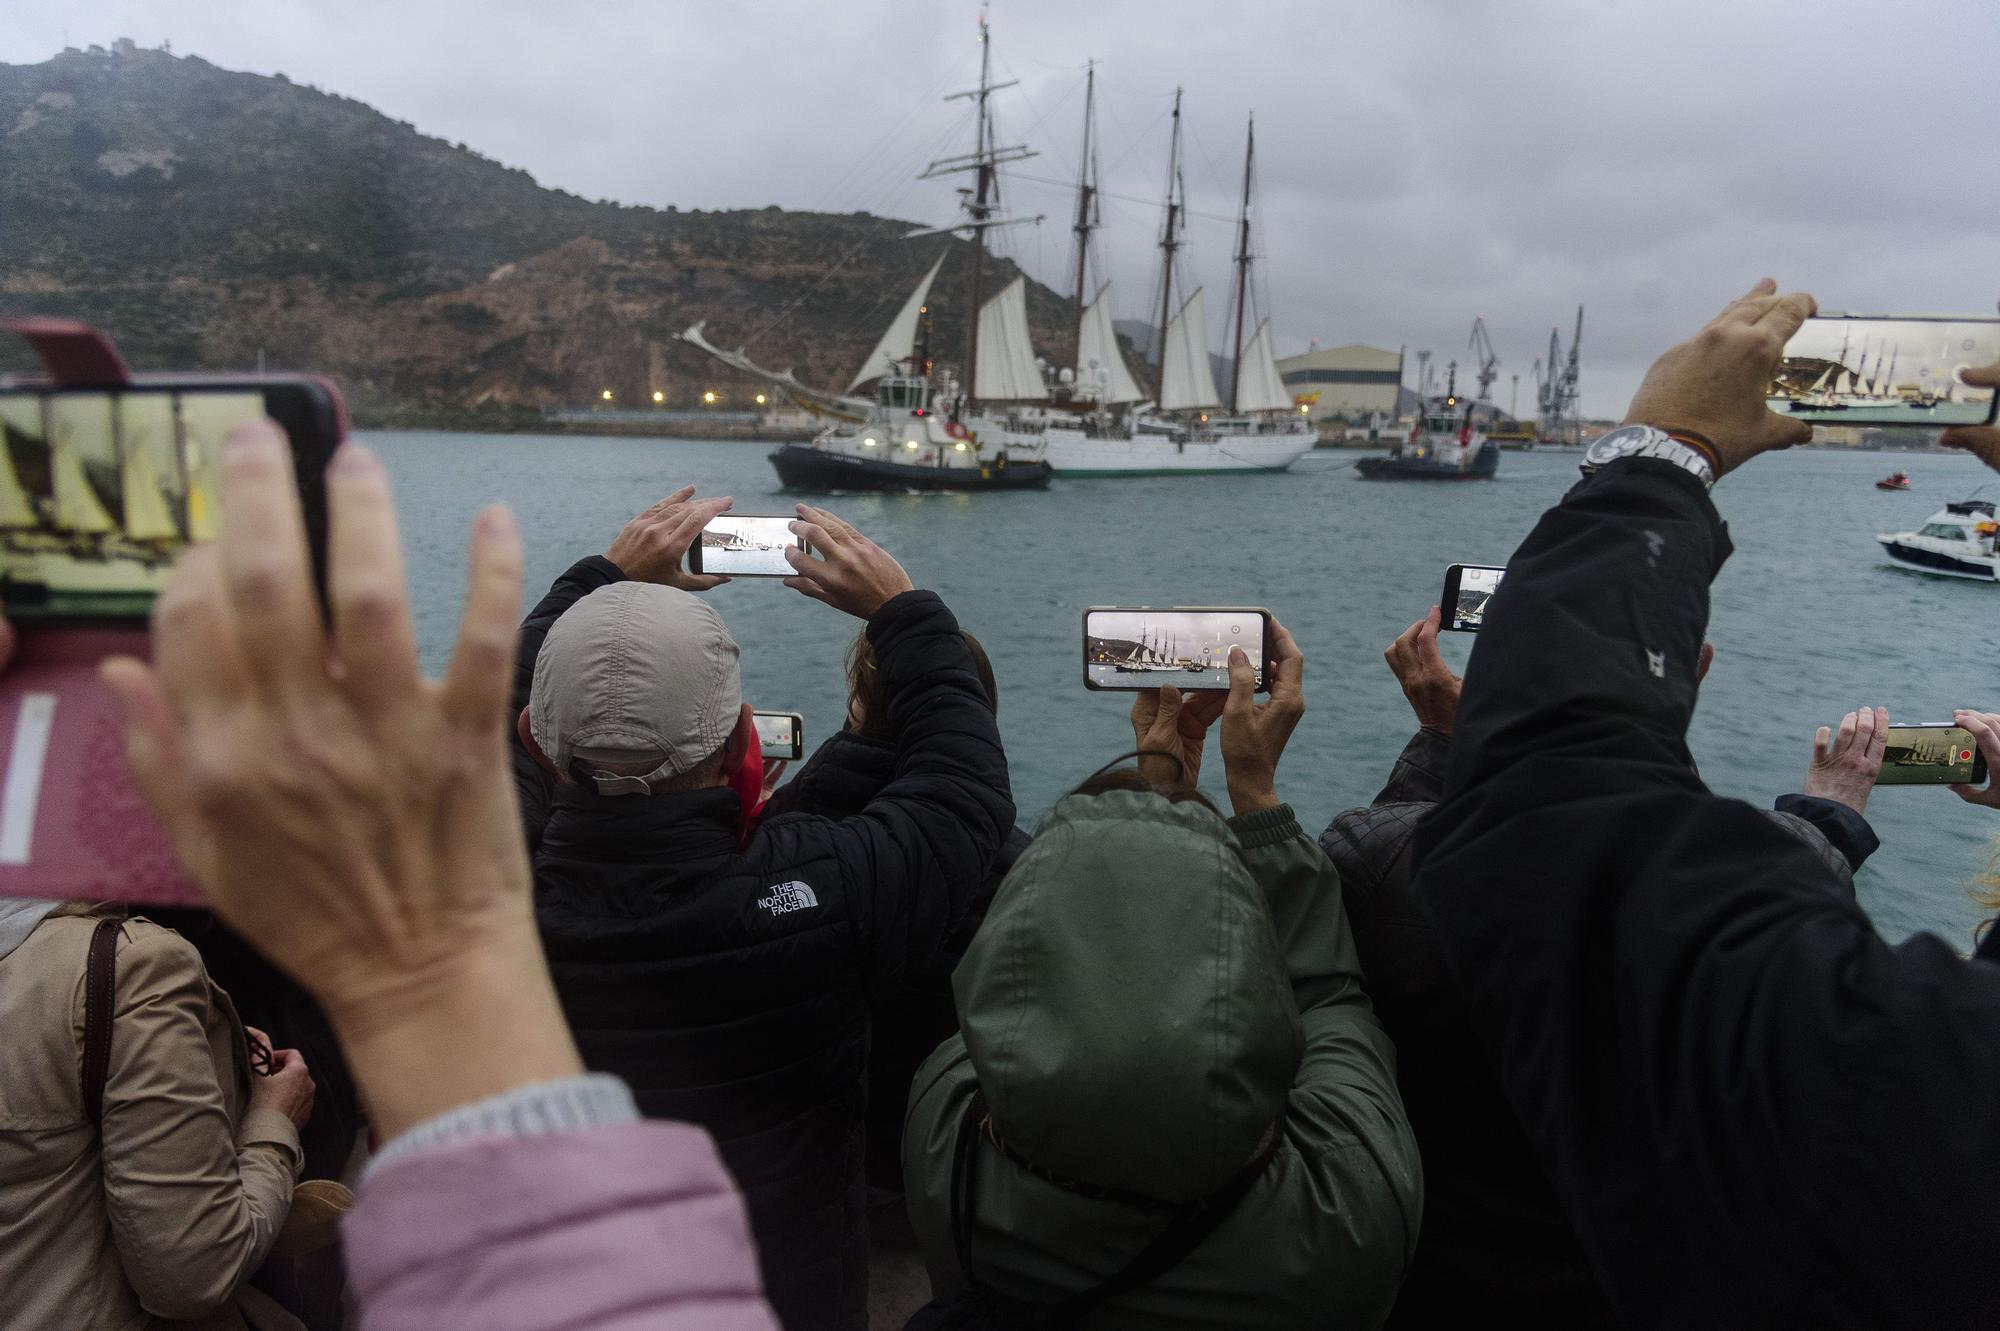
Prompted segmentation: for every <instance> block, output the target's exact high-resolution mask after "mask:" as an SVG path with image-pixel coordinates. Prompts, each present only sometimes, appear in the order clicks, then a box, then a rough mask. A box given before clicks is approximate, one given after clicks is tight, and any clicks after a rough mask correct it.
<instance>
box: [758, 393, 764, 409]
mask: <svg viewBox="0 0 2000 1331" xmlns="http://www.w3.org/2000/svg"><path fill="white" fill-rule="evenodd" d="M757 405H758V406H760V407H761V406H763V405H764V395H763V394H762V393H759V394H758V395H757Z"/></svg>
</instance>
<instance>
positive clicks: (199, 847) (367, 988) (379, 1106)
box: [103, 421, 581, 1135]
mask: <svg viewBox="0 0 2000 1331" xmlns="http://www.w3.org/2000/svg"><path fill="white" fill-rule="evenodd" d="M222 473H223V478H222V479H223V484H222V519H223V520H222V536H221V539H220V540H219V541H216V542H210V543H207V544H204V545H200V546H196V547H193V548H191V549H189V550H187V551H186V552H184V553H183V554H182V556H181V559H180V563H179V564H178V566H177V567H176V568H175V570H174V573H173V576H172V578H171V579H170V580H169V582H168V584H167V588H166V591H165V592H164V593H163V594H162V595H161V596H160V598H159V599H158V601H157V602H156V603H155V605H154V609H153V639H152V645H153V655H154V664H153V665H151V666H148V665H145V664H143V663H141V662H139V661H136V660H132V659H130V658H122V659H114V660H112V661H108V662H106V663H105V666H104V669H103V675H104V680H105V683H106V685H107V686H108V688H109V689H110V691H111V693H112V694H113V696H114V697H115V698H116V699H117V700H118V703H119V706H120V710H121V711H122V713H123V720H124V732H125V750H126V755H127V758H128V760H129V762H130V764H131V767H132V771H133V776H134V778H135V780H136V784H137V785H138V788H139V790H140V791H141V792H142V793H143V794H144V795H145V797H146V800H147V803H148V804H149V805H151V807H152V810H153V812H154V813H155V814H156V815H157V816H158V818H159V820H160V822H161V823H162V824H163V825H164V827H165V828H166V832H167V835H168V837H169V839H170V840H171V841H172V843H173V846H174V849H175V850H176V851H177V852H178V853H179V855H180V858H181V862H182V864H183V865H184V866H185V867H186V869H187V870H188V872H189V873H190V874H191V875H192V876H193V877H194V879H195V880H196V881H197V882H198V883H199V884H200V885H201V887H202V889H203V891H204V892H205V893H206V895H207V899H208V902H209V904H210V905H211V906H213V907H214V909H215V912H216V914H217V915H219V916H220V917H221V918H222V919H223V920H224V922H226V923H227V924H228V925H229V926H230V927H231V928H233V929H234V930H236V932H237V933H239V934H241V935H242V936H243V937H245V938H247V939H249V940H251V942H252V943H253V945H254V946H255V947H256V948H257V949H258V950H259V951H260V952H262V953H263V954H264V955H265V956H267V957H269V958H270V959H271V960H272V961H274V962H275V963H277V965H278V966H280V967H281V968H283V969H284V970H285V971H286V972H288V973H289V974H291V975H292V977H293V978H295V979H296V980H298V981H299V983H300V984H301V985H303V986H304V987H305V989H306V990H307V991H308V992H310V993H311V994H312V995H313V997H314V998H316V999H318V1000H319V1002H320V1004H321V1005H322V1006H323V1007H324V1008H325V1009H326V1012H327V1015H328V1016H329V1018H331V1020H332V1022H333V1026H334V1029H335V1032H336V1033H337V1034H338V1035H339V1036H340V1039H341V1043H342V1046H343V1048H344V1049H345V1051H346V1053H347V1056H348V1059H349V1061H350V1063H351V1064H352V1065H353V1066H354V1068H355V1072H356V1076H357V1078H358V1080H359V1081H360V1083H361V1088H362V1091H363V1093H364V1095H365V1098H366V1099H367V1100H368V1102H369V1105H370V1108H371V1110H372V1112H373V1113H374V1115H375V1117H376V1119H377V1121H378V1125H379V1126H380V1127H381V1129H382V1131H383V1132H384V1133H385V1134H390V1135H393V1134H394V1133H396V1132H399V1131H401V1130H402V1129H403V1128H404V1127H407V1126H408V1125H409V1124H410V1123H412V1122H414V1121H416V1120H417V1119H419V1118H424V1117H428V1116H430V1115H432V1114H436V1113H441V1112H443V1111H444V1110H447V1109H450V1108H453V1107H455V1106H456V1105H459V1104H463V1103H466V1102H468V1101H470V1100H473V1099H477V1098H480V1097H482V1096H486V1095H492V1094H496V1093H498V1092H500V1091H504V1090H508V1089H511V1088H512V1087H514V1086H517V1085H522V1084H525V1083H527V1082H531V1081H546V1080H550V1079H552V1078H557V1077H564V1076H571V1075H575V1074H576V1073H577V1072H578V1071H579V1070H580V1067H581V1064H580V1061H579V1060H578V1058H577V1055H576V1047H575V1045H574V1043H573V1042H572V1041H571V1039H570V1036H569V1032H568V1030H567V1028H566V1027H565V1026H564V1024H563V1019H562V1011H561V1008H560V1006H559V1005H558V1004H557V1002H556V997H555V992H554V989H553V987H552V985H551V984H550V982H549V978H548V968H547V965H546V963H545V962H544V960H543V957H542V951H541V945H540V941H539V939H538V938H537V936H536V932H535V922H534V912H533V907H532V904H531V897H530V879H529V872H528V861H527V854H526V850H525V847H524V845H523V842H522V837H521V826H520V818H519V814H518V811H517V809H516V806H515V801H514V793H513V788H512V785H511V783H510V781H509V780H508V776H507V771H508V767H507V726H506V721H507V716H506V711H507V707H506V700H507V697H508V689H509V684H510V682H511V676H512V674H513V658H514V642H515V625H516V623H517V621H518V619H519V615H520V603H521V541H520V534H519V532H518V531H517V530H516V528H515V525H514V520H513V517H512V516H511V515H510V514H509V513H508V512H507V511H506V510H505V509H503V508H493V509H488V510H486V511H485V512H483V513H481V514H480V515H479V517H478V519H477V521H476V522H475V524H474V528H473V541H472V554H471V560H470V569H471V589H470V592H469V595H468V597H467V600H466V606H465V612H464V615H463V617H462V619H461V622H460V626H459V637H458V645H457V648H456V650H455V651H454V653H453V655H452V660H451V665H450V668H449V669H448V670H447V672H446V675H445V678H444V679H443V680H442V681H441V682H439V681H431V680H427V679H425V678H424V677H423V675H422V674H421V672H420V671H419V670H418V667H417V655H416V641H415V634H414V632H413V630H412V628H411V624H410V611H409V604H408V599H407V586H406V579H405V576H404V571H403V553H402V543H401V541H400V540H399V539H398V537H397V534H396V519H395V507H394V504H393V501H392V499H391V497H390V494H389V483H388V479H387V477H386V476H385V474H384V473H383V470H382V464H381V463H380V462H379V461H377V460H376V458H375V456H374V455H373V454H372V453H370V452H369V451H368V450H367V449H365V448H363V447H361V446H360V445H358V444H348V445H347V446H345V447H344V448H342V449H341V451H340V452H339V454H337V455H336V457H335V459H334V462H333V465H332V466H330V467H329V468H328V469H327V498H328V507H329V513H330V517H331V541H330V544H329V547H328V551H327V561H326V562H327V584H328V597H329V601H330V604H331V609H332V629H331V631H330V632H329V631H328V630H327V629H326V628H325V627H324V626H323V623H322V619H321V615H320V606H319V604H318V601H317V599H316V597H315V595H314V592H313V580H312V567H311V561H310V560H309V559H308V557H307V552H306V536H305V527H304V523H303V521H302V519H301V516H300V511H299V501H298V495H297V492H296V489H295V482H294V480H293V473H292V461H291V457H290V452H289V450H288V448H287V446H286V444H285V438H284V435H283V434H281V433H279V432H278V431H277V429H276V428H275V427H273V426H272V425H271V424H270V423H269V422H267V421H260V422H257V423H255V424H251V425H245V426H242V427H239V428H238V429H237V430H235V431H234V432H233V433H232V434H231V436H230V438H229V441H228V443H227V445H226V446H225V448H224V452H223V459H222Z"/></svg>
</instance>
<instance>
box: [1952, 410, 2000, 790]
mask: <svg viewBox="0 0 2000 1331" xmlns="http://www.w3.org/2000/svg"><path fill="white" fill-rule="evenodd" d="M1966 377H1967V378H1970V377H1971V376H1970V375H1968V376H1966ZM1952 719H1953V720H1955V721H1957V722H1958V724H1960V725H1962V726H1964V727H1965V728H1966V729H1967V730H1970V731H1971V732H1972V738H1973V739H1974V740H1976V741H1977V742H1978V744H1979V751H1980V752H1981V753H1983V754H1985V755H1986V785H1985V786H1984V787H1980V786H1953V787H1952V790H1953V791H1954V792H1956V793H1957V795H1958V797H1959V798H1960V799H1962V800H1964V801H1965V802H1966V803H1967V804H1984V805H1985V806H1986V807H1987V808H1989V809H2000V712H1975V711H1972V710H1971V709H1969V708H1961V709H1959V710H1958V711H1957V712H1954V713H1953V714H1952Z"/></svg>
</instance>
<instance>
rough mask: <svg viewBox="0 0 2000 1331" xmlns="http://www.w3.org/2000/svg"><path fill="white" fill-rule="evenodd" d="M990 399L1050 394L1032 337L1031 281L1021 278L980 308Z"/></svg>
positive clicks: (982, 373)
mask: <svg viewBox="0 0 2000 1331" xmlns="http://www.w3.org/2000/svg"><path fill="white" fill-rule="evenodd" d="M974 388H975V389H976V390H977V392H978V395H979V396H980V397H981V398H983V399H985V400H986V401H989V402H992V401H1003V402H1006V401H1011V402H1034V401H1040V400H1041V399H1043V398H1046V397H1047V396H1048V395H1049V390H1048V386H1047V385H1046V384H1044V383H1043V382H1042V371H1041V367H1039V366H1037V365H1036V364H1035V346H1034V343H1032V342H1030V341H1029V340H1028V280H1027V279H1026V278H1025V277H1017V278H1015V279H1014V280H1013V281H1012V282H1009V283H1008V284H1007V289H1006V290H1004V291H1002V292H1001V293H1000V294H999V295H997V296H995V297H994V298H993V299H992V300H989V301H987V302H986V304H985V306H984V307H982V308H981V309H980V311H979V377H978V379H977V381H976V382H975V384H974Z"/></svg>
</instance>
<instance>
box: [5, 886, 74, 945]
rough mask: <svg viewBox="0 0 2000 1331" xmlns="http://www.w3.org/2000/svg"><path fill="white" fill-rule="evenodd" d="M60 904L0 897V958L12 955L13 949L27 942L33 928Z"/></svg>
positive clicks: (58, 902) (57, 902)
mask: <svg viewBox="0 0 2000 1331" xmlns="http://www.w3.org/2000/svg"><path fill="white" fill-rule="evenodd" d="M61 904H62V903H61V902H60V901H29V900H26V899H24V898H21V897H0V958H5V957H7V956H10V955H12V953H13V951H14V949H15V948H17V947H19V946H21V944H23V943H25V942H27V941H28V935H29V934H31V933H33V932H35V926H36V925H38V924H40V923H41V922H42V920H43V918H44V917H45V916H47V915H48V913H49V912H50V911H52V910H54V909H55V908H56V907H57V906H60V905H61Z"/></svg>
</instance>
